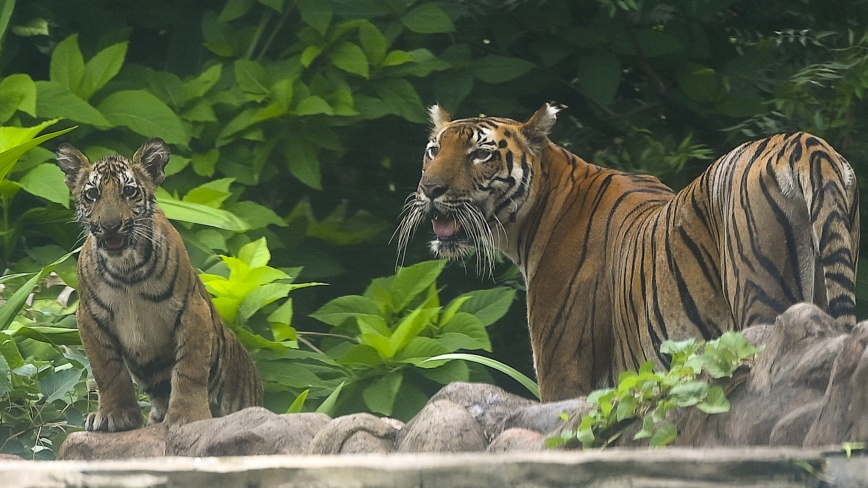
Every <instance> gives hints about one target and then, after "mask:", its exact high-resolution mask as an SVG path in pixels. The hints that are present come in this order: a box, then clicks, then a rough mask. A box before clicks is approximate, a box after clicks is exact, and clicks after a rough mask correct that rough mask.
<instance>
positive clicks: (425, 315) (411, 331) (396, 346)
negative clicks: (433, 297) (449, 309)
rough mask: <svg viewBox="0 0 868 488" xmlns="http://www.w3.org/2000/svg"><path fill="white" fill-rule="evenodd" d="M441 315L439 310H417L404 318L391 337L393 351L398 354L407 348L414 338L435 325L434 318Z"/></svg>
mask: <svg viewBox="0 0 868 488" xmlns="http://www.w3.org/2000/svg"><path fill="white" fill-rule="evenodd" d="M439 313H440V310H439V309H437V308H417V309H416V310H413V311H412V312H411V313H410V314H409V315H407V316H406V317H404V319H403V320H401V323H400V324H398V327H396V328H395V331H394V332H392V335H391V337H389V341H390V343H391V345H392V350H393V351H396V352H397V351H400V350H401V349H403V348H405V347H407V344H409V343H410V341H412V340H413V338H415V337H416V336H417V335H419V333H420V332H422V331H423V330H425V329H426V328H428V327H429V326H430V325H432V324H433V320H434V318H435V317H437V314H439Z"/></svg>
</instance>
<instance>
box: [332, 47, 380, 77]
mask: <svg viewBox="0 0 868 488" xmlns="http://www.w3.org/2000/svg"><path fill="white" fill-rule="evenodd" d="M329 58H330V59H331V60H332V63H334V65H335V66H337V67H338V68H340V69H342V70H344V71H346V72H347V73H353V74H356V75H359V76H362V77H364V78H370V76H371V73H370V69H369V68H368V58H367V56H365V52H364V51H362V48H360V47H359V46H357V45H356V44H353V43H352V42H349V41H344V42H342V43H340V44H338V45H337V47H336V48H334V49H333V50H331V51H330V52H329Z"/></svg>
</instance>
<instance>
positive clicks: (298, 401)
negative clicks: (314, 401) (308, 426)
mask: <svg viewBox="0 0 868 488" xmlns="http://www.w3.org/2000/svg"><path fill="white" fill-rule="evenodd" d="M308 393H310V390H304V391H303V392H301V394H299V395H298V396H297V397H295V400H294V401H293V402H292V405H290V406H289V408H288V409H287V410H286V413H299V412H301V411H303V410H304V401H305V400H307V394H308Z"/></svg>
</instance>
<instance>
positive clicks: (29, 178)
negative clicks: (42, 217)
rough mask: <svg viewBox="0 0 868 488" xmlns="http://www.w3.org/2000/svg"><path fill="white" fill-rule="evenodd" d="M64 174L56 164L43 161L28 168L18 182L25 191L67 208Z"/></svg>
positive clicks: (67, 191)
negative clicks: (30, 168)
mask: <svg viewBox="0 0 868 488" xmlns="http://www.w3.org/2000/svg"><path fill="white" fill-rule="evenodd" d="M64 179H65V175H64V174H63V171H61V170H60V168H59V167H58V166H57V165H56V164H52V163H45V164H40V165H39V166H37V167H35V168H33V169H32V170H30V171H29V172H28V173H27V174H26V175H24V176H23V177H22V178H21V180H19V182H18V184H20V185H21V188H23V189H24V191H26V192H27V193H30V194H31V195H36V196H38V197H42V198H44V199H46V200H48V201H50V202H54V203H59V204H61V205H63V206H64V207H66V208H69V187H67V186H66V183H65V181H64Z"/></svg>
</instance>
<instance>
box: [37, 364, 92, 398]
mask: <svg viewBox="0 0 868 488" xmlns="http://www.w3.org/2000/svg"><path fill="white" fill-rule="evenodd" d="M83 371H84V370H82V369H77V368H70V369H64V370H62V371H55V372H54V373H51V374H49V375H47V376H46V377H44V378H42V379H41V380H39V393H42V396H43V397H44V398H45V403H52V402H53V401H55V400H59V399H61V398H62V397H63V396H64V395H66V394H67V393H69V392H70V391H72V390H73V388H75V385H77V384H78V382H79V380H80V379H81V373H82V372H83Z"/></svg>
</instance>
